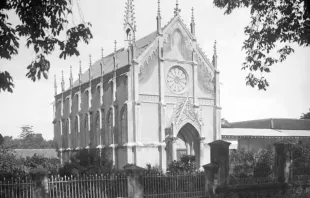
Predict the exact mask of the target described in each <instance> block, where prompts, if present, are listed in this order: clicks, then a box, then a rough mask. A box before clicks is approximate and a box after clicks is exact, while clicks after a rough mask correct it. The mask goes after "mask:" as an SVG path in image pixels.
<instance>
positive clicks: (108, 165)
mask: <svg viewBox="0 0 310 198" xmlns="http://www.w3.org/2000/svg"><path fill="white" fill-rule="evenodd" d="M112 165H113V163H112V161H110V160H108V158H107V151H106V150H103V151H102V154H101V157H100V155H99V153H98V151H97V150H96V149H90V150H87V149H83V150H80V151H79V152H78V153H76V154H75V155H73V156H72V157H71V158H70V162H68V163H66V164H65V165H64V166H63V167H62V168H60V170H59V174H60V175H61V176H63V175H66V176H71V175H73V176H76V175H83V174H86V175H95V174H106V173H109V172H111V171H112V170H113V166H112Z"/></svg>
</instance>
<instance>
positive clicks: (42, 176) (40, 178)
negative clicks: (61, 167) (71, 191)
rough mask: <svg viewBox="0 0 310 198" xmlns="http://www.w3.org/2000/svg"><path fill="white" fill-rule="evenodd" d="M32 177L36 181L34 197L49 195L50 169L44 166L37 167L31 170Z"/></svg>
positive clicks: (44, 197)
mask: <svg viewBox="0 0 310 198" xmlns="http://www.w3.org/2000/svg"><path fill="white" fill-rule="evenodd" d="M30 175H31V178H32V181H33V182H34V192H33V195H32V198H47V197H48V191H49V189H48V171H47V170H46V169H43V168H37V169H34V170H32V171H31V174H30Z"/></svg>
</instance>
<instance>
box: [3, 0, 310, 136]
mask: <svg viewBox="0 0 310 198" xmlns="http://www.w3.org/2000/svg"><path fill="white" fill-rule="evenodd" d="M125 1H126V0H113V1H102V0H88V1H81V0H77V1H74V4H73V10H74V12H73V13H74V14H73V16H69V17H68V20H69V21H70V23H72V24H77V23H78V22H81V21H85V22H91V24H92V28H91V31H92V33H93V36H94V38H93V39H92V41H91V42H90V43H89V44H88V45H85V44H81V45H79V50H80V54H81V55H80V56H79V57H71V58H67V59H66V60H63V59H59V58H58V56H59V51H57V50H56V51H55V52H54V53H52V54H51V55H49V56H48V57H47V58H48V60H49V61H50V62H51V69H50V71H49V79H48V80H45V79H42V80H40V81H37V82H32V81H31V80H30V79H28V78H27V77H26V76H25V75H26V73H27V70H26V66H27V65H28V64H29V63H30V62H31V61H33V60H34V58H35V53H34V51H33V50H32V49H27V48H26V47H25V39H24V38H21V39H20V48H19V54H18V55H17V56H14V57H13V58H12V59H11V60H4V59H1V60H0V70H1V71H3V70H7V71H8V72H10V73H11V75H12V76H13V78H14V84H15V88H14V92H13V93H6V92H1V93H0V120H1V121H0V133H1V134H2V135H4V136H5V135H9V136H13V137H17V136H18V135H19V134H20V132H21V129H20V127H21V126H23V125H32V126H33V129H34V131H35V132H36V133H42V134H43V137H44V138H45V139H52V138H53V124H52V121H53V106H52V103H53V101H54V77H53V76H54V75H55V74H56V75H57V81H58V93H59V91H60V80H61V71H62V70H64V77H65V81H66V86H68V85H69V71H70V65H72V67H73V77H74V79H75V80H76V79H77V77H78V68H79V60H81V61H82V69H83V71H86V70H87V68H88V63H89V54H91V55H92V62H95V61H96V60H98V59H100V57H101V48H103V49H104V54H105V55H108V54H110V53H112V52H113V48H114V40H116V41H117V47H118V48H121V47H123V45H124V31H123V21H124V7H125ZM212 2H213V1H211V0H191V1H188V0H179V7H180V8H181V13H180V15H181V18H182V19H183V20H184V23H185V24H187V26H188V27H189V23H190V19H191V8H192V7H193V8H194V10H195V11H194V12H195V23H196V37H197V42H198V44H199V45H200V47H201V48H202V49H203V51H204V52H205V53H206V54H207V56H208V58H209V59H210V60H211V58H212V55H213V43H214V41H215V40H216V41H217V53H218V68H219V70H220V82H221V83H222V85H221V106H222V118H225V119H226V120H228V121H229V122H235V121H243V120H252V119H263V118H299V117H300V115H301V114H302V113H306V112H308V110H309V108H310V78H309V76H310V67H309V64H310V56H309V55H310V48H309V47H308V48H302V47H298V46H294V45H293V47H294V49H295V53H294V54H293V55H291V56H289V57H288V58H287V60H286V61H285V62H283V63H279V64H277V65H274V66H273V68H272V69H271V73H270V74H268V75H267V76H266V77H267V78H268V80H269V82H270V87H268V89H267V91H258V90H257V89H253V88H251V87H249V86H246V85H245V77H246V75H247V72H244V71H241V67H242V62H243V61H244V57H245V52H244V51H242V50H241V47H242V43H243V41H244V40H245V39H246V37H245V35H244V27H245V26H246V25H247V24H248V23H249V21H250V13H249V10H247V9H240V10H236V11H235V12H233V13H232V14H231V15H224V10H221V9H219V8H216V7H215V6H214V5H213V4H212ZM134 3H135V14H136V23H137V34H136V37H137V39H139V38H141V37H143V36H145V35H147V34H148V33H151V32H153V31H155V30H156V14H157V0H135V1H134ZM78 7H80V10H81V12H78ZM174 7H175V0H165V1H163V0H162V1H161V14H162V25H163V26H164V25H165V24H167V23H168V22H169V21H170V19H171V18H172V17H173V9H174ZM9 17H10V20H11V22H12V23H13V24H18V23H19V22H18V19H17V17H16V16H15V14H14V13H9ZM67 28H70V25H69V26H68V27H67Z"/></svg>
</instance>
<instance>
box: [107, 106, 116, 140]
mask: <svg viewBox="0 0 310 198" xmlns="http://www.w3.org/2000/svg"><path fill="white" fill-rule="evenodd" d="M107 122H108V143H109V144H113V143H114V141H113V111H112V109H110V111H109V114H108V120H107Z"/></svg>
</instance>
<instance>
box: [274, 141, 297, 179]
mask: <svg viewBox="0 0 310 198" xmlns="http://www.w3.org/2000/svg"><path fill="white" fill-rule="evenodd" d="M273 145H274V147H275V151H276V155H275V166H276V171H275V172H276V177H277V178H278V181H279V182H284V183H290V182H292V179H293V169H290V167H291V165H292V163H293V159H292V158H293V153H292V146H293V144H292V143H291V142H289V141H280V142H276V143H274V144H273Z"/></svg>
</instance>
